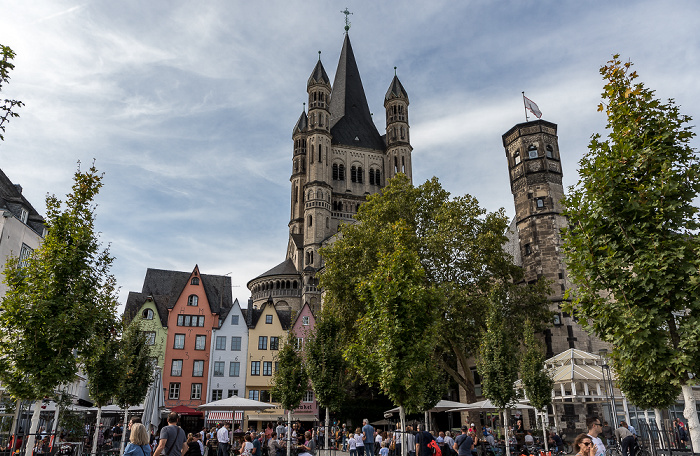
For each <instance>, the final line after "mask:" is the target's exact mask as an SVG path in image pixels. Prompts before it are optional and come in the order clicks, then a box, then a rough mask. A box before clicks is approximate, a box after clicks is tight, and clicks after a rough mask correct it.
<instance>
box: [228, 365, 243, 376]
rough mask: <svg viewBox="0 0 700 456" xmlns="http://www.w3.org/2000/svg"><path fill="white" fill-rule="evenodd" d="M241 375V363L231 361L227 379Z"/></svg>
mask: <svg viewBox="0 0 700 456" xmlns="http://www.w3.org/2000/svg"><path fill="white" fill-rule="evenodd" d="M240 375H241V363H239V362H238V361H231V363H230V364H229V365H228V376H229V377H238V376H240Z"/></svg>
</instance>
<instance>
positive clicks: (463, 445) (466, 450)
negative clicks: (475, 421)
mask: <svg viewBox="0 0 700 456" xmlns="http://www.w3.org/2000/svg"><path fill="white" fill-rule="evenodd" d="M468 432H469V427H468V426H467V425H466V424H465V425H464V426H462V434H460V435H458V436H457V438H456V439H455V443H454V444H453V445H452V448H454V450H455V451H456V452H457V456H472V448H473V447H474V439H472V438H471V437H469V434H468Z"/></svg>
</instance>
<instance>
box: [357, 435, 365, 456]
mask: <svg viewBox="0 0 700 456" xmlns="http://www.w3.org/2000/svg"><path fill="white" fill-rule="evenodd" d="M355 448H356V449H357V456H364V454H365V440H364V439H363V438H362V429H360V428H357V429H355Z"/></svg>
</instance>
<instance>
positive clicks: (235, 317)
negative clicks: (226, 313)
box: [231, 315, 238, 325]
mask: <svg viewBox="0 0 700 456" xmlns="http://www.w3.org/2000/svg"><path fill="white" fill-rule="evenodd" d="M231 324H232V325H237V324H238V315H231Z"/></svg>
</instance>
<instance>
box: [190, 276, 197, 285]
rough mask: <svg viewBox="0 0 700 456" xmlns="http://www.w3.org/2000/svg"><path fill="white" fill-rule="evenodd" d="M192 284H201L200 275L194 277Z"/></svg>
mask: <svg viewBox="0 0 700 456" xmlns="http://www.w3.org/2000/svg"><path fill="white" fill-rule="evenodd" d="M190 284H191V285H199V277H192V280H191V281H190Z"/></svg>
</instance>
